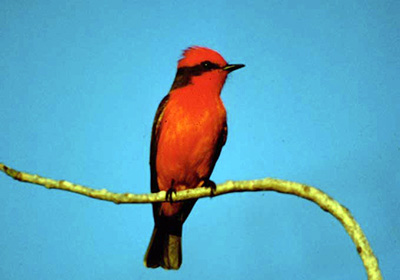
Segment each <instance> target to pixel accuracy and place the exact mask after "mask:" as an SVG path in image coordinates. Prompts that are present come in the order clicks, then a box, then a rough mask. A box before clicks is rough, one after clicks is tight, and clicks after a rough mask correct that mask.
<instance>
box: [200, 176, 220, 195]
mask: <svg viewBox="0 0 400 280" xmlns="http://www.w3.org/2000/svg"><path fill="white" fill-rule="evenodd" d="M202 187H204V188H211V197H213V196H214V195H215V191H216V190H217V185H216V184H215V183H214V181H211V180H210V179H208V178H203V185H202Z"/></svg>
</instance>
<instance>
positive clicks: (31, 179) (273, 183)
mask: <svg viewBox="0 0 400 280" xmlns="http://www.w3.org/2000/svg"><path fill="white" fill-rule="evenodd" d="M0 170H1V171H3V172H4V173H6V174H7V175H8V176H10V177H12V178H14V179H16V180H18V181H21V182H28V183H32V184H36V185H41V186H44V187H46V188H48V189H60V190H65V191H70V192H74V193H78V194H81V195H85V196H89V197H92V198H95V199H101V200H106V201H112V202H114V203H116V204H120V203H152V202H163V201H165V200H166V192H165V191H161V192H158V193H151V194H131V193H112V192H109V191H107V190H106V189H101V190H96V189H92V188H89V187H85V186H81V185H77V184H73V183H70V182H67V181H64V180H61V181H57V180H53V179H49V178H44V177H41V176H39V175H32V174H29V173H25V172H20V171H17V170H14V169H12V168H10V167H7V166H6V165H4V164H2V163H0ZM245 191H276V192H279V193H286V194H291V195H295V196H299V197H302V198H305V199H308V200H310V201H312V202H314V203H316V204H317V205H318V206H320V207H321V208H322V210H324V211H326V212H329V213H330V214H332V215H333V216H334V217H335V218H336V219H338V220H339V221H340V223H341V224H342V225H343V227H344V228H345V230H346V231H347V233H348V234H349V235H350V237H351V239H352V240H353V242H354V244H355V246H356V249H357V252H358V254H359V255H360V257H361V260H362V261H363V263H364V267H365V269H366V272H367V275H368V279H369V280H381V279H382V275H381V272H380V270H379V265H378V260H377V259H376V257H375V255H374V253H373V252H372V249H371V247H370V245H369V243H368V240H367V238H366V237H365V235H364V233H363V231H362V230H361V227H360V225H359V224H358V223H357V222H356V220H355V219H354V218H353V216H352V215H351V213H350V211H349V210H348V209H347V208H346V207H344V206H342V205H341V204H340V203H339V202H337V201H336V200H334V199H333V198H331V197H330V196H328V195H327V194H325V193H324V192H322V191H321V190H319V189H317V188H314V187H311V186H307V185H304V184H300V183H295V182H289V181H284V180H279V179H271V178H266V179H261V180H251V181H236V182H233V181H227V182H225V183H223V184H219V185H217V189H216V190H215V191H214V192H213V194H211V189H210V188H196V189H190V190H184V191H179V192H176V193H173V194H172V200H173V201H182V200H187V199H193V198H201V197H209V196H212V195H213V196H218V195H222V194H226V193H233V192H245Z"/></svg>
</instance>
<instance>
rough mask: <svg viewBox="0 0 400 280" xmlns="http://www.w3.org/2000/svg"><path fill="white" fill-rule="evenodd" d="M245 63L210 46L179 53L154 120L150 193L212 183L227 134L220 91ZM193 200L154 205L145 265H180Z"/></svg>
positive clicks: (212, 185) (169, 195) (169, 193)
mask: <svg viewBox="0 0 400 280" xmlns="http://www.w3.org/2000/svg"><path fill="white" fill-rule="evenodd" d="M242 67H244V65H243V64H228V63H227V62H226V61H225V60H224V58H223V57H222V56H221V55H220V54H219V53H217V52H216V51H213V50H211V49H208V48H204V47H191V48H188V49H187V50H185V51H184V52H183V57H182V59H180V60H179V62H178V70H177V72H176V76H175V80H174V82H173V84H172V87H171V90H170V92H169V94H168V95H167V96H165V97H164V99H163V100H162V101H161V103H160V105H159V107H158V109H157V113H156V116H155V118H154V122H153V130H152V137H151V150H150V170H151V192H159V191H167V198H168V197H169V199H170V200H171V194H172V192H175V191H180V190H185V189H191V188H197V187H212V188H215V183H214V182H212V181H211V180H210V176H211V173H212V171H213V169H214V166H215V163H216V162H217V159H218V157H219V155H220V153H221V149H222V146H223V145H224V144H225V141H226V136H227V125H226V111H225V107H224V104H223V103H222V100H221V97H220V94H221V90H222V87H223V86H224V83H225V80H226V78H227V75H228V73H230V72H232V71H234V70H236V69H239V68H242ZM195 202H196V200H195V199H194V200H188V201H184V202H172V201H170V202H162V203H153V216H154V222H155V226H154V230H153V235H152V237H151V240H150V244H149V247H148V249H147V252H146V255H145V257H144V265H145V266H147V267H152V268H156V267H159V266H161V267H163V268H164V269H179V267H180V266H181V263H182V246H181V237H182V225H183V223H184V222H185V220H186V218H187V217H188V215H189V213H190V211H191V210H192V208H193V206H194V204H195Z"/></svg>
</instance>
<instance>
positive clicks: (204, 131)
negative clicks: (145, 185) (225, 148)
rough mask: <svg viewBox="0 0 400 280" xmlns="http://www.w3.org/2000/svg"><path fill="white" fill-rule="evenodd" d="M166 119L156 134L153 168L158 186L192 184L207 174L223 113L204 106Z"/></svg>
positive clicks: (176, 186)
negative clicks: (159, 132) (196, 110)
mask: <svg viewBox="0 0 400 280" xmlns="http://www.w3.org/2000/svg"><path fill="white" fill-rule="evenodd" d="M175 119H177V120H179V121H177V122H172V121H167V122H165V123H164V124H163V125H165V127H163V130H162V133H161V135H160V139H159V143H158V151H157V159H156V168H157V175H158V183H159V188H160V190H168V189H169V188H171V186H172V184H173V185H174V189H176V190H181V189H186V188H195V187H197V186H198V184H199V183H201V181H202V179H205V178H207V179H208V178H209V176H210V175H211V172H212V168H213V166H214V162H213V160H215V159H214V156H215V150H216V148H217V143H218V138H219V136H220V133H221V130H222V129H223V125H224V122H225V116H224V115H223V116H222V115H221V114H218V113H217V112H215V111H210V110H204V111H202V112H201V113H200V114H183V115H180V116H177V117H176V118H175Z"/></svg>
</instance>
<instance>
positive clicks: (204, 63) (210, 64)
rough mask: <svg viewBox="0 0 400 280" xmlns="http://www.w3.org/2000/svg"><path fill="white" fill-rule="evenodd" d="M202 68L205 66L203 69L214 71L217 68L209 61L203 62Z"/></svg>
mask: <svg viewBox="0 0 400 280" xmlns="http://www.w3.org/2000/svg"><path fill="white" fill-rule="evenodd" d="M201 66H203V67H204V68H206V69H213V68H215V64H214V63H211V62H210V61H208V60H206V61H203V62H202V63H201Z"/></svg>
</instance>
